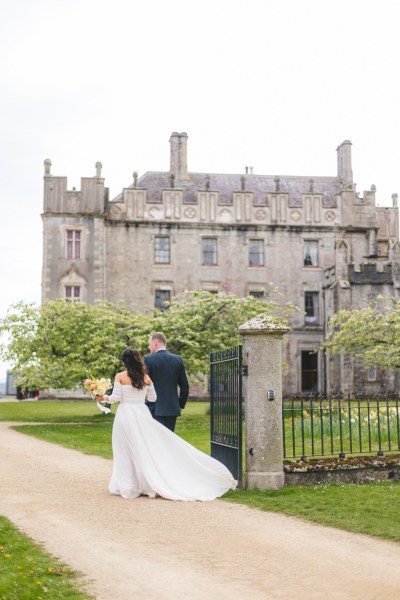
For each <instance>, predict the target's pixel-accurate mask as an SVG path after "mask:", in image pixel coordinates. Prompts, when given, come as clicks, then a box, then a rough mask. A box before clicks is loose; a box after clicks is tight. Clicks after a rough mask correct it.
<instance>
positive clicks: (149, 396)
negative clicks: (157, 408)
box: [144, 375, 157, 402]
mask: <svg viewBox="0 0 400 600" xmlns="http://www.w3.org/2000/svg"><path fill="white" fill-rule="evenodd" d="M144 382H145V384H146V385H147V386H148V388H147V393H146V400H147V402H155V401H156V400H157V394H156V390H155V389H154V385H153V382H152V380H151V379H150V377H149V376H148V375H146V377H145V378H144Z"/></svg>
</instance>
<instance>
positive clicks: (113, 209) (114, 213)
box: [111, 206, 121, 217]
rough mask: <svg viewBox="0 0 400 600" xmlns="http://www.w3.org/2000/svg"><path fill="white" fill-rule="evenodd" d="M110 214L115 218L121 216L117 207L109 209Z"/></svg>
mask: <svg viewBox="0 0 400 600" xmlns="http://www.w3.org/2000/svg"><path fill="white" fill-rule="evenodd" d="M111 214H112V215H114V216H115V217H118V215H120V214H121V209H120V207H119V206H112V207H111Z"/></svg>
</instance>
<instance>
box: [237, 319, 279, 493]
mask: <svg viewBox="0 0 400 600" xmlns="http://www.w3.org/2000/svg"><path fill="white" fill-rule="evenodd" d="M288 331H289V328H288V327H285V326H284V325H281V324H280V323H279V322H277V321H275V320H274V319H273V318H272V317H271V316H269V315H263V314H261V315H259V316H257V317H255V318H254V319H251V321H248V322H247V323H244V324H243V325H241V326H240V327H239V333H240V334H241V335H242V336H243V343H244V361H245V364H246V365H247V368H248V377H247V378H246V379H247V381H246V384H245V417H246V480H245V485H246V488H247V489H260V490H264V489H269V488H273V489H276V488H280V487H282V486H283V485H284V482H285V476H284V473H283V447H282V444H283V440H282V352H281V345H282V336H283V335H284V334H285V333H287V332H288Z"/></svg>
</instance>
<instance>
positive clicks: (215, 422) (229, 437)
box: [210, 346, 242, 487]
mask: <svg viewBox="0 0 400 600" xmlns="http://www.w3.org/2000/svg"><path fill="white" fill-rule="evenodd" d="M210 401H211V403H210V404H211V456H213V457H214V458H216V459H217V460H219V461H220V462H222V463H223V464H224V465H225V466H226V467H228V469H229V470H230V472H231V473H232V475H233V477H234V478H235V479H237V480H238V485H239V487H240V486H241V483H242V346H237V347H236V348H230V349H229V350H222V351H220V352H211V354H210Z"/></svg>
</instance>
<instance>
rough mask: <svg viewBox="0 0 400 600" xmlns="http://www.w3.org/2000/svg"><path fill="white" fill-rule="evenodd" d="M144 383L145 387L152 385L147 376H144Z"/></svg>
mask: <svg viewBox="0 0 400 600" xmlns="http://www.w3.org/2000/svg"><path fill="white" fill-rule="evenodd" d="M144 382H145V384H146V385H152V383H153V382H152V380H151V379H150V377H149V376H148V375H145V376H144Z"/></svg>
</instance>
